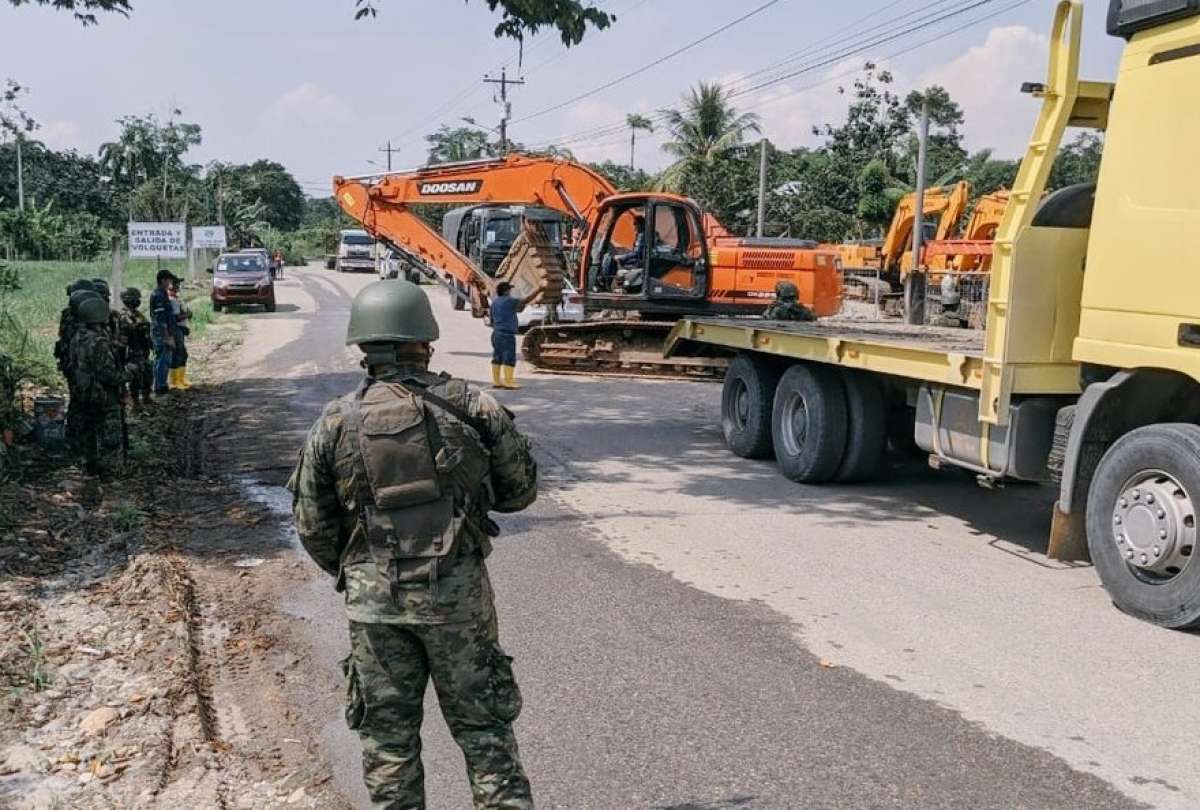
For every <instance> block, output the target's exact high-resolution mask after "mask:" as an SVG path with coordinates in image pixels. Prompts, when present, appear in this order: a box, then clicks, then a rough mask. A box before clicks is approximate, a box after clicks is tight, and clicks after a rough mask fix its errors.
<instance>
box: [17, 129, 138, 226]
mask: <svg viewBox="0 0 1200 810" xmlns="http://www.w3.org/2000/svg"><path fill="white" fill-rule="evenodd" d="M23 155H24V158H23V161H22V163H23V165H24V174H25V196H26V197H27V198H28V199H29V200H31V201H32V202H34V203H53V204H54V210H55V211H58V212H60V213H78V212H84V211H86V212H90V213H92V214H95V215H96V216H97V217H99V218H100V220H101V221H102V222H104V223H105V224H106V225H108V226H109V227H113V228H116V227H124V223H125V219H126V207H125V200H124V198H123V197H121V196H120V195H119V194H117V193H116V189H115V188H114V187H113V185H112V184H111V183H108V182H106V181H105V179H104V175H103V172H101V170H100V165H99V163H98V162H97V161H96V160H95V159H94V158H92V157H91V156H89V155H81V154H79V153H78V152H76V151H74V150H67V151H62V152H56V151H54V150H53V149H47V148H46V147H45V146H44V145H42V144H41V143H39V142H38V141H30V140H27V141H25V142H24V148H23ZM16 166H17V164H16V143H15V142H12V143H7V144H2V145H0V205H6V204H8V202H9V201H12V200H15V199H16V198H17V168H16Z"/></svg>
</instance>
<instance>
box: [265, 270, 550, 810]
mask: <svg viewBox="0 0 1200 810" xmlns="http://www.w3.org/2000/svg"><path fill="white" fill-rule="evenodd" d="M437 337H438V325H437V321H435V320H434V317H433V312H432V310H431V308H430V306H429V299H428V298H426V297H425V293H424V292H423V291H422V290H421V288H420V287H418V286H416V285H415V284H411V283H410V282H407V281H401V280H387V281H378V282H375V283H373V284H370V285H368V286H367V287H365V288H364V289H363V290H362V292H360V293H359V294H358V295H357V296H356V297H355V299H354V304H353V308H352V310H351V315H350V326H349V331H348V336H347V343H349V344H357V345H358V346H359V347H360V348H361V349H362V350H363V351H364V352H365V354H366V357H365V358H364V360H363V365H364V367H365V368H366V369H367V377H366V379H365V380H364V381H363V383H362V385H361V386H360V387H359V388H358V390H357V391H355V392H354V393H352V394H350V395H348V396H345V397H343V398H341V399H339V400H335V401H334V402H332V403H331V404H330V405H328V406H327V407H326V408H325V411H324V413H323V414H322V415H321V417H320V419H318V420H317V422H316V424H315V425H314V426H313V428H312V430H311V431H310V432H309V434H308V439H307V441H306V443H305V445H304V449H303V450H302V452H301V455H300V461H299V463H298V464H297V465H296V469H295V472H293V474H292V477H291V480H290V481H289V482H288V488H289V489H290V490H291V491H292V493H293V496H294V505H293V511H294V514H295V519H296V528H297V531H298V532H299V535H300V540H301V542H302V543H303V544H304V548H305V549H306V550H307V551H308V553H309V555H310V556H311V557H312V558H313V559H314V560H315V561H316V563H317V564H318V565H319V566H320V567H321V568H322V569H324V570H325V571H326V572H327V573H329V574H330V575H331V576H334V577H336V578H337V589H338V590H339V591H344V592H345V599H346V612H347V615H348V618H349V620H350V647H351V653H350V656H349V657H348V658H347V659H346V660H345V661H344V662H343V667H344V670H345V673H346V677H347V680H348V691H349V695H348V705H347V707H346V720H347V723H348V724H349V726H350V727H351V728H352V729H355V730H356V731H357V732H358V734H359V736H360V738H361V740H362V745H363V771H364V779H365V781H366V784H367V789H368V790H369V791H370V794H371V799H372V801H373V802H374V806H375V807H377V808H394V809H395V810H401V808H403V810H423V808H425V793H424V771H423V769H422V765H421V738H420V731H421V716H422V704H423V699H424V695H425V689H426V686H427V683H428V681H429V680H430V679H431V678H432V680H433V685H434V688H435V689H436V691H437V695H438V700H439V703H440V704H441V708H442V715H443V717H445V719H446V724H447V725H448V726H449V728H450V733H451V734H452V735H453V736H454V739H455V741H456V742H457V743H458V745H459V747H460V748H462V751H463V754H464V755H465V758H466V763H467V775H468V778H469V780H470V784H471V791H472V794H473V796H474V801H475V807H476V808H509V810H531V808H532V807H533V798H532V794H531V791H530V786H529V781H528V779H527V778H526V776H525V773H524V770H523V769H522V767H521V762H520V759H519V757H518V753H517V741H516V738H515V736H514V734H513V728H512V723H513V721H514V720H516V718H517V715H518V714H519V713H520V711H521V693H520V690H519V689H518V688H517V684H516V681H515V679H514V677H513V672H512V666H511V660H512V659H510V658H509V657H508V656H507V655H505V654H504V650H502V649H501V648H500V645H499V642H498V631H497V625H496V613H495V608H494V606H493V601H492V587H491V583H490V581H489V580H488V573H487V568H486V566H485V564H484V559H485V558H486V557H487V556H488V554H489V553H490V552H491V548H492V538H493V537H495V536H496V535H497V534H498V527H497V526H496V524H495V523H494V522H492V520H491V519H490V518H489V517H488V512H489V511H491V510H495V511H498V512H516V511H519V510H521V509H524V508H526V507H527V506H529V504H531V503H532V502H533V500H534V498H535V497H536V495H537V465H536V463H535V462H534V460H533V457H532V456H531V454H530V445H529V441H528V439H526V438H525V437H524V436H522V435H521V434H520V433H519V432H518V431H517V429H516V427H515V426H514V424H513V421H512V417H511V415H510V414H509V413H508V412H507V411H506V410H505V409H504V408H503V407H501V406H500V405H499V404H497V403H496V401H495V400H494V399H492V398H491V396H489V395H488V394H486V393H482V392H479V391H475V390H472V389H469V388H468V387H467V385H466V384H465V383H463V382H462V381H460V380H454V379H451V378H450V377H449V376H447V375H438V374H434V373H432V372H430V371H429V369H428V364H429V358H430V354H431V351H432V350H431V349H430V347H429V344H430V343H432V342H433V341H434V340H436V339H437Z"/></svg>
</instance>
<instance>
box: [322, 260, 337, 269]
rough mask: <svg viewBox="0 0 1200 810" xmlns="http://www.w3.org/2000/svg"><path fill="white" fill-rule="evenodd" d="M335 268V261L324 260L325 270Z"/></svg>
mask: <svg viewBox="0 0 1200 810" xmlns="http://www.w3.org/2000/svg"><path fill="white" fill-rule="evenodd" d="M336 266H337V260H336V259H326V260H325V269H326V270H333V269H334V268H335V267H336Z"/></svg>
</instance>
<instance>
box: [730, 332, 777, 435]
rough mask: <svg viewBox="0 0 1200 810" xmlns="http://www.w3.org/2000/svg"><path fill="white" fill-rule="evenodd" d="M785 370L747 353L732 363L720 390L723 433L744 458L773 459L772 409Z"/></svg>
mask: <svg viewBox="0 0 1200 810" xmlns="http://www.w3.org/2000/svg"><path fill="white" fill-rule="evenodd" d="M782 373H783V372H782V370H781V369H780V368H779V366H777V365H776V364H774V363H770V362H767V361H766V360H763V359H758V358H756V357H755V356H754V355H752V354H747V353H745V352H743V353H741V354H739V355H738V356H737V357H735V358H734V359H733V362H732V363H730V364H729V369H728V370H727V371H726V372H725V385H724V387H723V388H722V389H721V433H722V435H724V436H725V444H727V445H729V449H730V450H732V451H733V452H734V454H735V455H738V456H741V457H742V458H770V456H771V450H772V443H771V409H772V407H773V406H774V403H775V387H776V386H777V385H779V377H780V375H781V374H782Z"/></svg>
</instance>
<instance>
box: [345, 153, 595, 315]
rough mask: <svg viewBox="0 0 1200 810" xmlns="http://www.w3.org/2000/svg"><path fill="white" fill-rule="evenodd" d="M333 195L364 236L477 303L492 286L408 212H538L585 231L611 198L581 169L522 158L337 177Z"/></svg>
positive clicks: (590, 173) (548, 160) (547, 159)
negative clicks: (476, 206)
mask: <svg viewBox="0 0 1200 810" xmlns="http://www.w3.org/2000/svg"><path fill="white" fill-rule="evenodd" d="M333 191H334V196H335V198H336V199H337V201H338V204H339V205H340V206H341V207H342V209H343V210H344V211H345V212H346V213H347V214H349V215H350V216H352V217H354V218H355V219H356V220H358V221H359V222H361V223H362V224H363V227H364V228H366V230H367V231H368V232H370V233H371V234H373V235H374V236H376V237H378V238H382V239H385V240H387V241H388V242H390V243H391V244H393V245H395V246H396V247H397V248H399V249H401V250H403V251H405V252H406V253H408V254H409V255H411V256H413V257H415V258H417V259H419V260H420V261H422V262H424V263H426V264H428V265H431V266H433V267H435V268H436V269H438V270H441V271H442V272H444V273H446V274H448V275H450V276H452V277H453V278H454V279H456V280H457V281H458V282H459V283H460V284H462V285H464V286H466V287H468V288H473V289H475V290H476V291H478V293H479V294H480V296H481V297H482V298H483V299H486V298H490V297H491V294H492V290H493V287H494V280H493V279H490V278H489V277H488V276H487V275H485V274H484V273H483V272H482V271H480V269H479V268H477V267H476V266H475V265H474V264H473V263H472V262H471V261H470V260H469V259H468V258H467V257H466V256H464V255H462V254H461V253H460V252H459V251H458V250H457V249H456V248H455V247H454V246H453V245H451V244H450V243H448V242H446V241H445V240H444V239H443V238H442V236H441V235H440V234H439V233H437V231H436V230H434V229H433V228H431V227H429V225H427V224H426V223H425V222H424V221H422V220H421V219H420V218H419V217H418V216H416V215H415V214H414V213H413V211H412V210H411V206H414V205H429V204H439V203H440V204H462V203H485V204H486V203H493V204H497V205H536V206H540V207H543V208H550V209H552V210H555V211H558V212H559V213H561V214H563V215H564V216H567V217H569V218H571V219H573V220H575V221H576V222H579V223H580V224H581V225H585V224H588V223H590V222H591V221H592V220H593V219H594V218H595V215H596V212H597V210H598V209H599V206H600V203H601V202H602V201H603V200H604V199H605V198H607V197H609V196H611V195H613V194H615V193H616V189H615V188H613V186H612V184H611V183H609V182H608V181H607V180H606V179H605V178H604V177H603V176H602V175H600V174H598V173H596V172H594V171H592V170H591V169H588V168H587V167H585V166H580V165H579V164H577V163H572V162H570V161H568V160H564V159H561V158H551V157H536V156H531V155H520V154H513V155H508V156H507V157H504V158H496V159H493V160H478V161H466V162H462V163H448V164H442V165H439V166H428V167H425V168H421V169H416V170H414V171H410V172H395V173H389V174H385V175H381V176H369V177H360V178H343V177H335V178H334V179H333Z"/></svg>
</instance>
